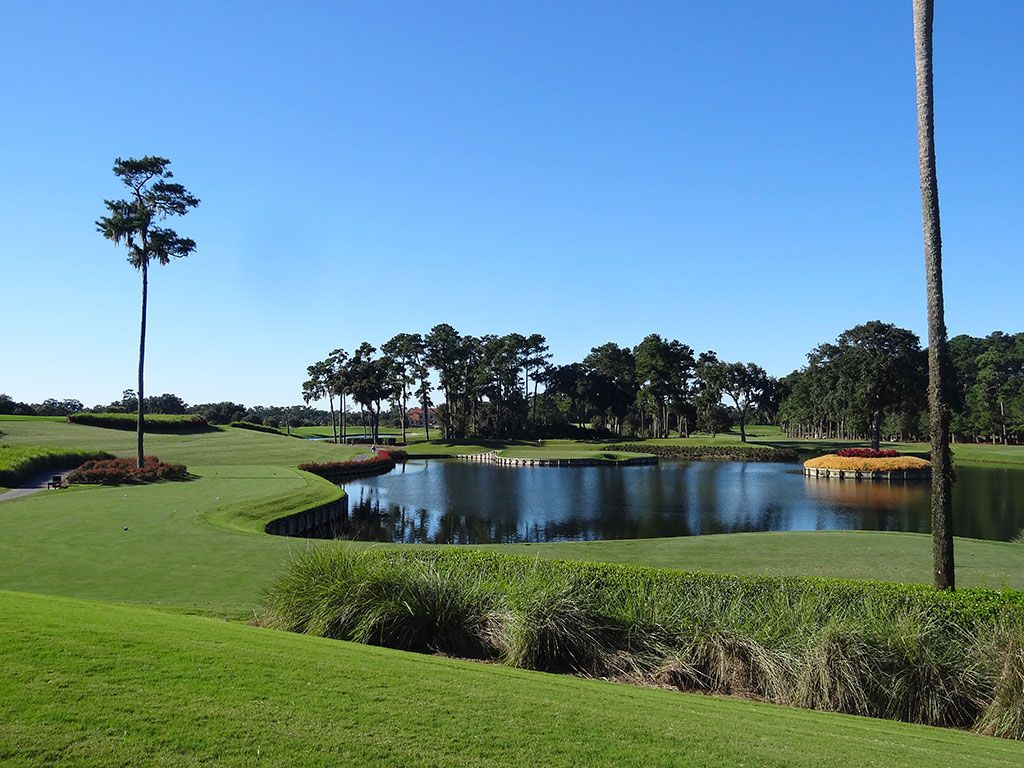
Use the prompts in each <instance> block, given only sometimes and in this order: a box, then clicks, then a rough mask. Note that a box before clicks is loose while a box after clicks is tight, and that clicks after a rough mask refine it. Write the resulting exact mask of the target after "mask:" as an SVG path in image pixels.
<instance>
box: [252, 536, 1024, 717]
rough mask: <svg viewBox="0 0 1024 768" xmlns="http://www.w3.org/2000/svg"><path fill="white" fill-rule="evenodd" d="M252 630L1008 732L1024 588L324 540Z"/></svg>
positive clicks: (278, 589) (1019, 701) (1015, 701)
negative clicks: (718, 571)
mask: <svg viewBox="0 0 1024 768" xmlns="http://www.w3.org/2000/svg"><path fill="white" fill-rule="evenodd" d="M267 621H268V623H269V624H270V625H272V626H276V627H280V628H284V629H290V630H293V631H299V632H306V633H310V634H316V635H322V636H326V637H332V638H337V639H343V640H353V641H356V642H364V643H371V644H376V645H384V646H387V647H394V648H402V649H408V650H432V651H442V652H445V653H458V654H461V655H471V656H475V657H478V658H485V657H486V658H495V659H499V660H501V661H503V662H504V663H505V664H508V665H510V666H515V667H523V668H527V669H537V670H544V671H568V672H573V673H575V674H579V675H584V676H599V677H612V678H616V679H621V680H629V681H634V682H641V683H648V684H659V685H666V684H668V685H673V686H675V687H677V688H680V689H683V690H701V691H710V692H717V693H725V694H733V695H739V696H743V697H746V698H758V699H762V700H765V701H769V702H773V703H777V704H788V705H794V706H800V707H808V708H814V709H825V710H832V711H838V712H845V713H849V714H859V715H868V716H872V717H881V718H888V719H895V720H903V721H906V722H912V723H922V724H928V725H938V726H952V727H957V728H975V729H977V730H979V731H982V732H986V733H998V734H999V735H1007V736H1012V735H1014V734H1019V725H1020V718H1021V713H1022V712H1024V685H1022V683H1021V678H1020V677H1019V674H1020V671H1021V669H1024V657H1022V656H1021V655H1020V648H1021V647H1024V646H1022V645H1020V643H1021V638H1024V634H1022V633H1024V592H1014V591H1005V592H997V591H992V590H964V591H961V592H957V593H952V594H950V593H941V592H935V591H933V590H931V589H930V588H927V587H921V586H906V585H895V584H884V583H874V582H850V581H839V580H824V579H801V578H770V577H747V578H744V577H736V576H724V575H715V574H700V573H684V572H673V571H660V570H656V569H652V568H645V567H640V566H614V565H604V564H596V563H571V562H562V561H551V560H548V561H542V560H533V559H529V558H522V557H509V556H502V555H494V554H490V553H483V552H479V551H476V552H474V551H463V550H453V549H437V550H429V551H422V550H420V551H413V550H394V549H370V550H365V549H364V550H355V549H352V548H346V547H332V548H324V549H320V550H314V551H313V552H310V553H307V554H305V555H303V556H300V557H299V558H297V559H296V560H295V561H294V562H293V563H292V565H291V567H290V570H289V571H288V573H287V575H286V576H284V577H283V578H282V579H281V580H280V581H279V582H278V583H277V584H276V586H275V587H274V588H273V589H272V590H271V591H270V592H269V596H268V601H267ZM1014 643H1018V645H1014ZM994 648H1000V649H1003V650H1002V651H994V650H993V649H994ZM1007 648H1010V652H1009V653H1007V652H1006V651H1005V649H1007ZM1014 649H1016V655H1015V653H1014ZM999 658H1005V659H1010V660H1011V661H1010V662H1004V663H1003V664H1002V666H1000V665H999V664H997V663H995V660H996V659H999ZM1014 660H1015V661H1014ZM1018 737H1019V736H1018Z"/></svg>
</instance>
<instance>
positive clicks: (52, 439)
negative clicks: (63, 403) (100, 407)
mask: <svg viewBox="0 0 1024 768" xmlns="http://www.w3.org/2000/svg"><path fill="white" fill-rule="evenodd" d="M2 441H3V444H5V445H15V446H17V445H59V446H61V447H63V448H84V449H92V450H101V451H109V452H111V453H113V454H117V455H119V456H132V455H134V452H135V435H134V434H133V433H132V432H127V431H121V430H116V429H102V428H99V427H87V426H83V425H80V424H68V423H67V422H50V421H37V420H31V421H20V422H11V423H9V424H5V425H4V434H3V437H2ZM362 452H363V449H361V448H358V447H353V446H346V445H334V444H333V443H322V442H317V441H312V440H310V441H306V440H296V439H294V438H287V437H285V436H283V435H272V434H266V433H263V432H253V431H251V430H245V429H233V428H230V427H217V428H213V429H211V430H210V431H207V432H198V433H192V434H184V435H182V434H147V435H146V453H147V454H153V455H156V456H159V457H160V458H161V459H163V460H164V461H169V462H175V463H178V464H185V465H186V466H188V467H189V468H191V467H192V465H193V464H195V465H203V464H207V465H209V464H221V465H223V464H262V465H265V466H281V467H297V466H298V465H299V464H302V463H303V462H307V461H344V460H346V459H350V458H352V457H353V456H356V455H358V454H360V453H362Z"/></svg>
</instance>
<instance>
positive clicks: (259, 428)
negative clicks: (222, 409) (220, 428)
mask: <svg viewBox="0 0 1024 768" xmlns="http://www.w3.org/2000/svg"><path fill="white" fill-rule="evenodd" d="M228 426H229V427H234V428H235V429H249V430H252V431H253V432H266V433H267V434H271V435H283V434H284V432H282V431H281V430H280V429H278V428H277V427H268V426H267V425H266V424H257V423H256V422H253V421H232V422H231V423H230V424H228Z"/></svg>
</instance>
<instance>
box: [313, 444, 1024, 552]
mask: <svg viewBox="0 0 1024 768" xmlns="http://www.w3.org/2000/svg"><path fill="white" fill-rule="evenodd" d="M957 477H958V479H957V482H956V485H955V486H954V493H953V504H954V515H955V520H956V523H955V532H956V535H958V536H970V537H974V538H981V539H998V540H1008V539H1011V538H1013V537H1014V536H1016V535H1017V534H1018V533H1019V532H1020V531H1021V529H1024V471H1020V470H1012V469H987V468H971V467H960V468H958V470H957ZM345 488H346V490H347V491H348V493H349V496H350V499H349V504H350V507H349V517H348V519H347V520H344V521H341V522H340V523H339V524H337V525H334V526H329V527H325V528H324V529H321V530H319V531H316V532H314V533H313V534H311V535H314V536H318V537H322V538H356V539H361V540H369V541H391V542H405V543H437V544H470V543H472V544H482V543H512V542H526V541H529V542H542V541H572V540H593V539H630V538H648V537H658V536H699V535H702V534H709V533H734V532H739V531H814V530H874V531H916V532H920V533H926V532H928V531H929V530H930V527H929V508H928V507H929V489H928V486H927V484H926V483H924V484H922V483H907V484H903V483H892V484H889V483H885V482H873V481H860V482H857V481H849V480H834V479H833V480H826V479H823V478H822V479H816V478H807V477H804V475H803V473H802V471H801V468H800V466H799V465H796V464H774V463H754V462H749V463H745V462H713V461H707V462H700V461H697V462H676V461H662V462H661V463H660V464H656V465H652V466H638V467H612V466H608V467H600V466H598V467H562V468H557V467H499V466H494V465H491V464H480V463H471V462H460V461H449V460H420V461H410V462H409V463H407V464H405V465H399V466H398V467H397V468H396V469H395V470H393V471H392V472H390V473H388V474H386V475H378V476H376V477H368V478H363V479H360V480H353V481H350V482H348V483H346V484H345Z"/></svg>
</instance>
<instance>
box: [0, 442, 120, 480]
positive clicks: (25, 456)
mask: <svg viewBox="0 0 1024 768" xmlns="http://www.w3.org/2000/svg"><path fill="white" fill-rule="evenodd" d="M110 457H111V455H110V454H109V453H107V452H105V451H96V450H88V449H82V448H64V447H56V446H45V445H39V446H28V445H17V446H16V445H5V444H0V485H4V486H15V485H17V484H18V483H20V482H22V481H25V480H28V479H29V478H31V477H32V476H33V475H38V474H39V473H41V472H46V471H48V470H51V469H66V468H69V467H77V466H79V465H80V464H83V463H84V462H86V461H89V460H90V459H107V458H110Z"/></svg>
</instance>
